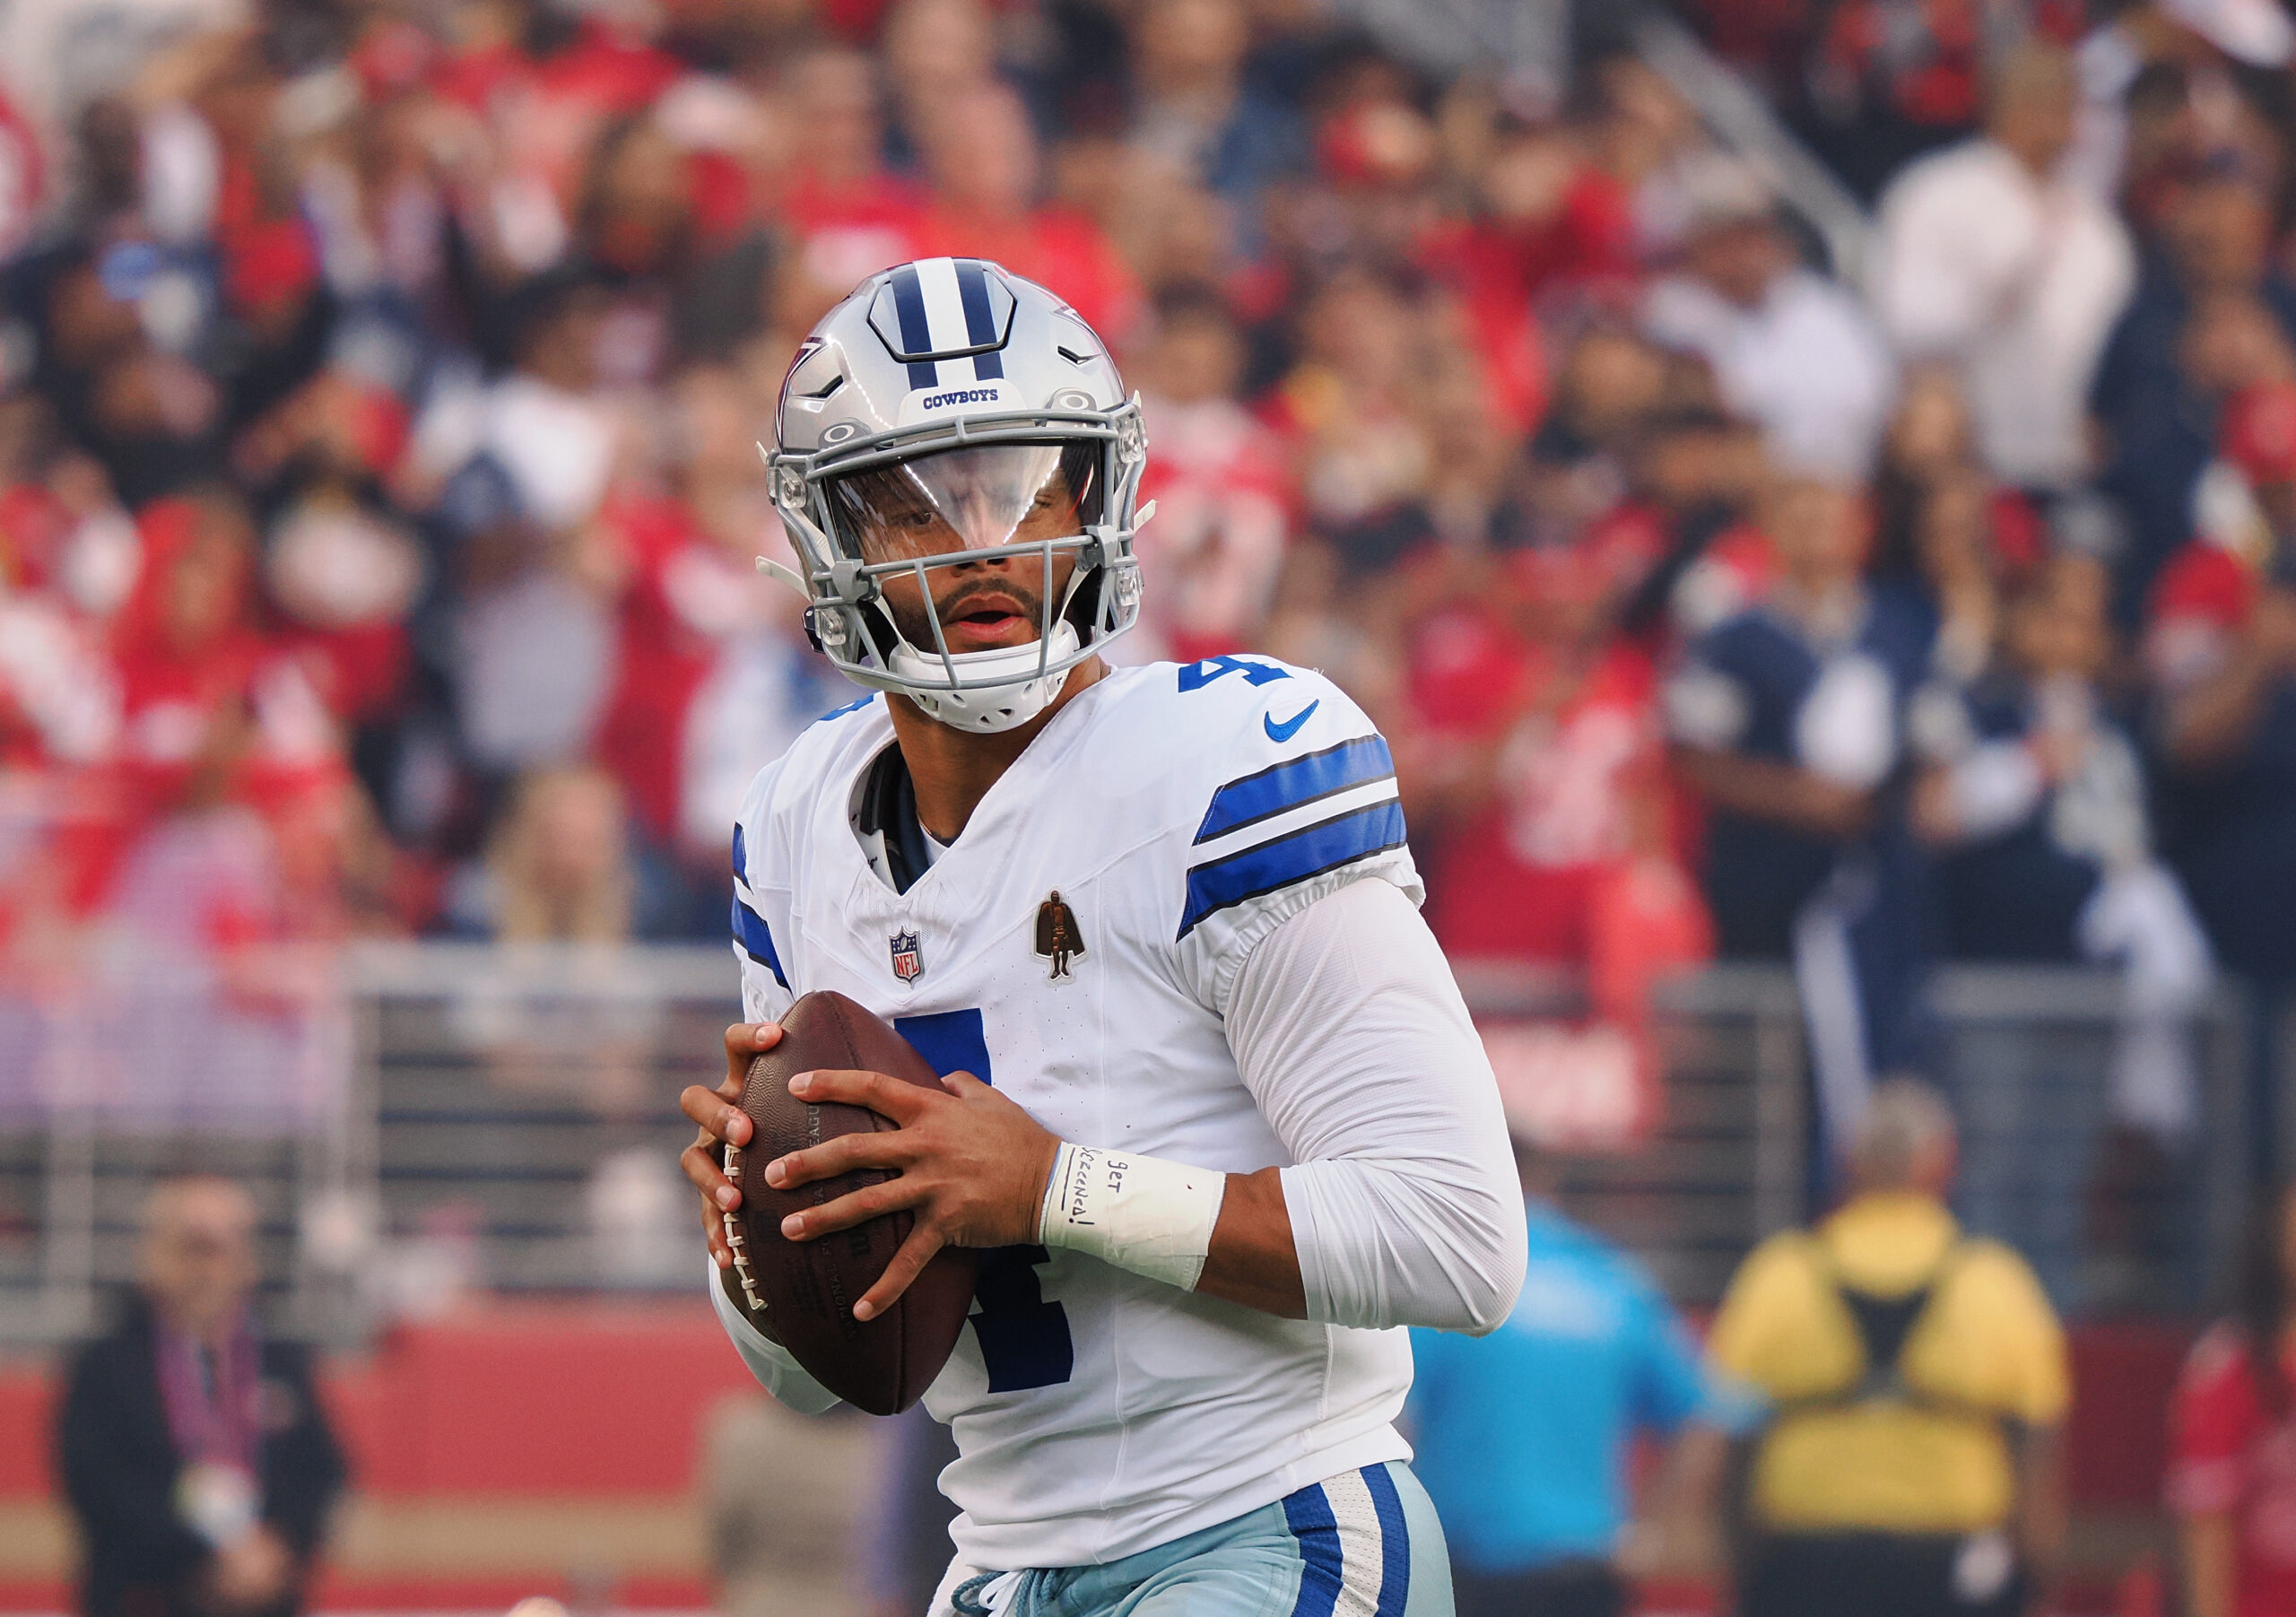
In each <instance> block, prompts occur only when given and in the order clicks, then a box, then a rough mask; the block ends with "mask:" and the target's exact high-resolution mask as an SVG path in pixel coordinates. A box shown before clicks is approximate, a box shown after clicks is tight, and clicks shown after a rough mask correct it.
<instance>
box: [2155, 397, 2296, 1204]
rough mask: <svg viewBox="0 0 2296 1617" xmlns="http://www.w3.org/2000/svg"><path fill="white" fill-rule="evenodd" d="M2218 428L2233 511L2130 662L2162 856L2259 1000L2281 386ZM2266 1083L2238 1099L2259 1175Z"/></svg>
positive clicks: (2286, 886) (2192, 560) (2270, 1104)
mask: <svg viewBox="0 0 2296 1617" xmlns="http://www.w3.org/2000/svg"><path fill="white" fill-rule="evenodd" d="M2219 431H2220V434H2221V438H2220V443H2221V452H2222V459H2223V461H2224V463H2225V465H2226V466H2227V468H2228V469H2229V472H2230V474H2231V475H2230V477H2229V478H2228V480H2227V485H2226V486H2227V489H2228V492H2229V493H2230V494H2231V495H2233V496H2236V497H2237V498H2236V499H2235V500H2233V501H2232V503H2233V506H2234V510H2235V512H2236V515H2235V516H2234V517H2231V519H2228V520H2226V521H2224V522H2222V524H2221V525H2220V526H2219V527H2218V531H2217V532H2215V533H2213V534H2204V535H2202V536H2200V537H2197V538H2195V539H2194V540H2192V541H2191V542H2190V543H2187V545H2186V546H2185V547H2184V548H2183V549H2182V550H2180V551H2179V552H2178V553H2177V554H2176V555H2175V556H2174V557H2172V558H2171V559H2170V562H2169V564H2168V566H2167V567H2165V568H2164V569H2161V577H2160V579H2159V582H2158V583H2157V585H2156V586H2155V587H2154V590H2153V596H2152V619H2151V622H2150V625H2149V626H2148V628H2147V630H2146V635H2145V644H2144V656H2145V663H2146V665H2147V670H2148V672H2149V673H2150V674H2151V675H2152V680H2153V682H2154V684H2155V686H2156V688H2157V691H2158V698H2159V700H2158V710H2157V718H2156V721H2155V722H2156V725H2157V730H2156V743H2155V744H2156V745H2157V746H2158V748H2159V751H2160V755H2161V769H2162V774H2163V776H2164V781H2163V785H2164V787H2166V790H2165V792H2164V794H2163V797H2164V803H2163V809H2164V814H2165V818H2166V822H2167V823H2166V828H2165V834H2164V836H2163V839H2162V841H2163V846H2164V848H2165V851H2166V852H2167V854H2168V856H2169V858H2170V862H2171V863H2172V864H2173V865H2175V867H2176V869H2177V871H2178V874H2179V875H2181V876H2182V877H2183V879H2184V882H2185V886H2186V888H2187V891H2189V892H2190V894H2191V896H2192V901H2193V905H2194V907H2195V908H2196V909H2198V911H2199V912H2200V916H2201V919H2202V920H2203V921H2204V922H2205V924H2206V926H2207V928H2208V935H2209V938H2210V940H2211V942H2213V944H2214V945H2215V948H2216V952H2217V954H2218V957H2219V958H2220V959H2221V960H2222V961H2223V963H2224V964H2225V965H2226V966H2227V967H2228V968H2230V969H2232V970H2234V971H2237V972H2239V973H2241V974H2243V975H2244V976H2246V977H2248V978H2249V979H2250V980H2251V982H2252V983H2253V984H2254V985H2255V986H2256V987H2257V989H2258V990H2259V992H2260V993H2261V994H2262V995H2264V996H2265V997H2266V999H2269V998H2270V997H2271V996H2272V995H2274V994H2275V993H2276V992H2278V991H2279V990H2281V989H2282V988H2283V987H2285V986H2286V985H2287V984H2288V983H2289V981H2290V980H2291V979H2292V978H2296V928H2292V927H2291V926H2289V924H2288V917H2289V915H2290V913H2291V911H2292V909H2296V835H2292V834H2291V829H2290V828H2291V827H2292V825H2296V382H2292V381H2285V380H2283V381H2274V382H2269V383H2266V384H2262V385H2259V386H2256V387H2248V388H2246V389H2243V390H2242V391H2241V392H2239V393H2238V394H2236V395H2235V396H2233V397H2232V398H2231V400H2230V401H2229V402H2228V404H2227V405H2226V407H2225V410H2224V413H2223V417H2222V424H2221V426H2220V429H2219ZM2274 1082H2275V1081H2274V1080H2272V1079H2270V1078H2268V1077H2266V1076H2265V1075H2264V1074H2262V1073H2259V1074H2257V1076H2256V1077H2255V1078H2254V1079H2252V1081H2251V1082H2250V1084H2249V1090H2248V1101H2249V1105H2248V1117H2247V1123H2248V1128H2249V1130H2250V1131H2251V1133H2250V1142H2251V1144H2250V1152H2251V1160H2252V1167H2253V1169H2255V1171H2257V1173H2258V1174H2260V1175H2261V1174H2266V1173H2268V1172H2269V1171H2270V1169H2271V1166H2272V1149H2273V1148H2272V1147H2271V1145H2270V1144H2269V1143H2268V1142H2270V1141H2274V1140H2276V1139H2278V1137H2279V1135H2278V1133H2277V1114H2278V1108H2277V1107H2276V1105H2275V1102H2274Z"/></svg>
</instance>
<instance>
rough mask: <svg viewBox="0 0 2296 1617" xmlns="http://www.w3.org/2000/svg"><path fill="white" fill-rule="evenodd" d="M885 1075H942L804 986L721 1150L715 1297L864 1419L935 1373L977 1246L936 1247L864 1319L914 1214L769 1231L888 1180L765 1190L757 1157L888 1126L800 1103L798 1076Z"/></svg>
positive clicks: (861, 1017) (821, 1104)
mask: <svg viewBox="0 0 2296 1617" xmlns="http://www.w3.org/2000/svg"><path fill="white" fill-rule="evenodd" d="M856 1069H857V1070H861V1071H866V1072H874V1073H883V1074H886V1075H887V1076H888V1077H891V1078H896V1079H899V1080H900V1081H901V1082H905V1083H913V1084H916V1085H917V1086H918V1087H919V1088H921V1089H930V1090H934V1091H938V1090H939V1089H940V1087H941V1080H940V1074H937V1073H935V1071H934V1070H933V1066H932V1064H931V1063H929V1062H927V1061H926V1059H925V1057H924V1056H920V1055H918V1053H917V1051H916V1049H915V1048H913V1047H912V1046H911V1045H910V1044H909V1041H908V1040H907V1039H903V1038H902V1037H901V1036H900V1034H899V1033H897V1032H895V1031H894V1030H893V1029H892V1027H891V1025H890V1024H889V1023H887V1022H886V1021H884V1020H883V1018H881V1017H878V1016H876V1015H874V1014H873V1013H871V1012H869V1011H867V1010H865V1008H863V1007H862V1006H861V1005H859V1004H856V1003H854V1002H853V1001H852V1000H850V999H848V998H846V996H845V995H842V994H832V993H829V992H826V991H823V992H820V993H814V994H808V995H804V997H803V998H802V999H800V1000H798V1001H797V1003H796V1004H794V1005H792V1006H790V1007H789V1013H788V1014H787V1015H786V1016H784V1017H783V1018H782V1019H781V1041H780V1042H779V1043H778V1044H777V1045H775V1046H774V1047H773V1048H771V1049H770V1050H768V1051H766V1052H765V1053H764V1054H763V1055H761V1056H759V1057H758V1058H757V1059H756V1060H755V1061H752V1063H750V1070H749V1075H748V1078H747V1080H746V1082H744V1084H743V1086H742V1101H741V1106H742V1110H743V1111H744V1112H745V1113H747V1114H748V1116H749V1119H750V1123H751V1125H752V1129H753V1131H754V1132H752V1135H751V1136H750V1143H749V1144H748V1145H747V1146H735V1145H728V1146H726V1178H728V1179H730V1180H732V1181H733V1182H734V1184H735V1185H736V1186H737V1187H740V1189H741V1193H742V1204H741V1205H740V1206H739V1207H737V1208H735V1210H734V1211H733V1212H731V1213H726V1215H725V1220H726V1245H727V1246H728V1247H730V1248H732V1250H733V1254H734V1262H733V1265H732V1266H731V1267H729V1268H726V1269H724V1270H721V1271H719V1279H720V1283H722V1284H723V1285H724V1286H725V1288H726V1296H727V1297H728V1298H729V1299H731V1300H732V1301H733V1303H734V1305H735V1307H736V1308H740V1309H741V1310H742V1311H743V1313H744V1315H745V1316H747V1317H750V1318H752V1319H753V1320H756V1321H758V1322H759V1323H760V1324H761V1325H765V1326H769V1328H770V1333H771V1334H772V1335H773V1336H775V1337H776V1338H777V1339H778V1340H779V1342H780V1343H781V1344H782V1345H783V1346H784V1347H786V1348H787V1349H788V1350H789V1352H790V1353H791V1354H792V1355H794V1356H795V1357H796V1361H797V1362H798V1363H799V1364H801V1365H803V1366H804V1369H805V1372H806V1374H808V1375H810V1376H812V1377H813V1379H814V1380H816V1381H818V1382H820V1383H821V1384H822V1386H823V1387H827V1388H828V1389H829V1390H830V1391H831V1392H833V1393H835V1394H836V1395H838V1396H839V1397H840V1398H843V1399H844V1400H845V1401H846V1402H847V1403H848V1404H852V1405H853V1406H854V1407H855V1408H857V1409H863V1410H866V1411H868V1412H869V1413H871V1414H873V1415H891V1414H898V1413H900V1411H902V1410H905V1409H907V1408H908V1407H909V1405H910V1404H914V1403H916V1402H917V1401H918V1398H920V1397H922V1396H923V1395H924V1393H925V1389H926V1387H928V1386H929V1385H931V1383H932V1380H933V1378H934V1377H935V1376H937V1375H939V1374H940V1373H941V1367H942V1366H943V1365H944V1364H945V1363H947V1362H948V1358H949V1354H950V1353H951V1352H952V1351H953V1350H954V1349H955V1347H956V1345H957V1336H958V1334H959V1333H960V1332H961V1331H962V1330H963V1329H964V1324H965V1316H966V1314H967V1313H969V1312H970V1309H971V1308H972V1290H973V1279H974V1275H975V1273H976V1271H977V1268H978V1254H977V1253H975V1252H973V1251H971V1250H970V1249H969V1248H959V1247H944V1248H942V1249H941V1250H940V1251H939V1252H938V1253H936V1254H935V1256H934V1257H933V1259H932V1261H931V1262H930V1263H928V1264H927V1265H926V1266H925V1271H924V1273H923V1274H919V1275H918V1277H917V1279H916V1280H915V1281H914V1282H911V1283H910V1285H909V1290H908V1291H904V1292H903V1293H902V1294H901V1296H900V1299H899V1300H897V1301H896V1302H894V1303H893V1305H892V1306H891V1308H887V1309H886V1310H885V1311H884V1312H883V1314H881V1315H879V1316H878V1317H876V1318H874V1319H871V1320H869V1321H867V1322H866V1323H864V1322H863V1321H861V1320H858V1319H856V1318H854V1317H853V1305H854V1304H855V1303H856V1302H857V1301H859V1300H860V1299H861V1297H862V1294H863V1293H865V1292H866V1291H868V1290H869V1288H870V1287H871V1286H873V1285H874V1284H875V1283H876V1282H877V1279H878V1277H879V1276H880V1275H882V1274H883V1273H884V1272H885V1265H887V1264H889V1263H890V1262H891V1261H892V1256H893V1254H894V1253H896V1252H898V1251H899V1250H900V1245H901V1243H902V1242H903V1241H905V1240H907V1239H909V1227H910V1224H911V1222H912V1215H911V1214H910V1213H908V1212H907V1211H905V1210H904V1211H900V1212H895V1213H887V1214H885V1215H883V1217H880V1218H874V1219H871V1220H869V1221H867V1222H866V1223H862V1224H857V1225H855V1226H854V1227H853V1228H852V1229H850V1230H839V1231H837V1232H836V1233H834V1234H831V1235H826V1236H822V1238H820V1239H816V1240H810V1241H793V1240H790V1239H787V1238H786V1237H785V1236H783V1235H782V1233H781V1221H782V1220H783V1219H785V1218H787V1216H788V1215H789V1214H791V1213H804V1212H810V1211H811V1210H812V1209H813V1208H815V1207H819V1206H822V1205H824V1204H828V1203H830V1202H832V1201H835V1200H836V1199H837V1198H838V1197H839V1196H841V1195H848V1194H849V1193H851V1192H853V1191H856V1190H860V1189H863V1188H865V1187H868V1186H871V1185H874V1184H878V1183H881V1182H883V1180H885V1179H888V1178H893V1177H894V1176H893V1175H892V1174H891V1173H890V1172H889V1171H887V1170H885V1169H855V1170H853V1171H852V1172H849V1173H843V1174H839V1175H837V1176H835V1177H833V1178H826V1179H822V1180H817V1181H816V1182H814V1183H813V1184H810V1185H802V1186H799V1187H796V1189H793V1190H777V1189H775V1188H774V1187H772V1186H770V1185H768V1184H767V1183H766V1182H765V1169H766V1167H767V1165H768V1164H769V1163H771V1162H773V1161H776V1160H777V1159H778V1158H780V1157H782V1156H784V1155H787V1153H788V1152H793V1151H803V1150H804V1149H806V1148H807V1147H809V1146H815V1145H820V1144H822V1143H825V1142H827V1141H830V1140H833V1139H835V1138H837V1137H838V1136H839V1135H851V1134H868V1133H871V1132H873V1131H874V1130H879V1129H891V1128H892V1127H894V1124H893V1123H892V1122H891V1120H890V1119H888V1118H885V1117H880V1116H879V1115H878V1114H876V1113H875V1112H873V1111H871V1110H869V1109H868V1108H866V1107H860V1106H847V1105H844V1104H842V1103H840V1102H838V1101H833V1100H831V1101H805V1100H799V1099H797V1098H796V1096H794V1095H792V1094H791V1093H790V1092H789V1080H790V1079H791V1078H792V1077H794V1076H796V1074H799V1073H811V1072H821V1071H831V1070H856Z"/></svg>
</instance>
